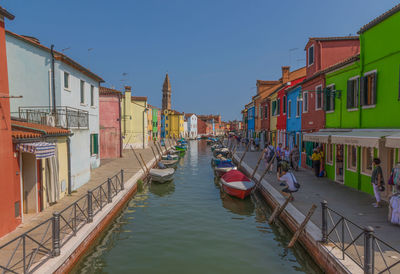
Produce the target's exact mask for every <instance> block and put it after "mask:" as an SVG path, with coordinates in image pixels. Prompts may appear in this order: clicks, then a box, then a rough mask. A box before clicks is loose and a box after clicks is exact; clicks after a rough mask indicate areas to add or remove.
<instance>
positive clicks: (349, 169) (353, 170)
mask: <svg viewBox="0 0 400 274" xmlns="http://www.w3.org/2000/svg"><path fill="white" fill-rule="evenodd" d="M347 170H348V171H351V172H355V173H357V168H355V169H353V168H349V167H348V168H347Z"/></svg>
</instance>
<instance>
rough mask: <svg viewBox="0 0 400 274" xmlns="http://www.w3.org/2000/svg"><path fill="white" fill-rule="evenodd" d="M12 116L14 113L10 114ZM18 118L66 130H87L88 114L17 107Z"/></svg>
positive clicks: (64, 109)
mask: <svg viewBox="0 0 400 274" xmlns="http://www.w3.org/2000/svg"><path fill="white" fill-rule="evenodd" d="M12 114H14V113H12ZM16 115H17V116H18V118H20V119H23V120H26V121H27V122H29V123H35V124H42V125H48V126H54V127H62V128H67V129H88V128H89V112H88V111H85V110H80V109H77V108H72V107H63V106H59V107H56V111H55V113H53V109H52V108H51V107H48V106H47V107H19V108H18V113H16Z"/></svg>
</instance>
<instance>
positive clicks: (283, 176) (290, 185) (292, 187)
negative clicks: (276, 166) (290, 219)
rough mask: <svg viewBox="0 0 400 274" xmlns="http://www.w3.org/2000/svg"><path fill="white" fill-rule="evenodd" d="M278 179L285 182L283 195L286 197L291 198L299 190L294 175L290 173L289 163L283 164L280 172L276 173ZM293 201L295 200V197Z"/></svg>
mask: <svg viewBox="0 0 400 274" xmlns="http://www.w3.org/2000/svg"><path fill="white" fill-rule="evenodd" d="M276 177H277V178H278V181H281V182H285V185H286V187H285V188H284V189H282V190H281V193H282V195H284V196H285V197H289V196H291V195H292V193H294V192H297V191H298V190H299V186H300V185H299V184H298V183H297V180H296V178H295V177H294V175H293V174H292V173H291V172H289V163H287V162H284V161H282V162H281V166H280V172H277V173H276ZM291 200H292V201H293V200H294V198H293V196H292V198H291Z"/></svg>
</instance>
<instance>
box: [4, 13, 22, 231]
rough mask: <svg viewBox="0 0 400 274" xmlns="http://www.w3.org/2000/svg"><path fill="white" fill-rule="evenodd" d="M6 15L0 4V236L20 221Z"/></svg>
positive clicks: (8, 14) (8, 17) (10, 18)
mask: <svg viewBox="0 0 400 274" xmlns="http://www.w3.org/2000/svg"><path fill="white" fill-rule="evenodd" d="M5 19H9V20H13V19H14V15H12V14H11V13H9V12H8V11H7V10H5V9H3V8H2V7H0V95H1V96H0V107H1V109H2V115H1V124H2V126H1V127H0V142H1V147H0V174H1V176H2V180H1V181H0V189H1V191H0V220H2V221H1V222H0V237H1V236H3V235H5V234H6V233H8V232H10V231H12V230H14V229H15V228H16V227H17V226H18V224H20V223H21V218H20V216H21V195H20V188H19V185H20V182H19V181H18V178H17V175H16V173H15V170H14V169H15V168H17V167H18V160H17V159H18V158H16V157H15V155H13V149H12V138H11V119H10V99H9V87H8V72H7V56H6V39H5V31H4V23H5Z"/></svg>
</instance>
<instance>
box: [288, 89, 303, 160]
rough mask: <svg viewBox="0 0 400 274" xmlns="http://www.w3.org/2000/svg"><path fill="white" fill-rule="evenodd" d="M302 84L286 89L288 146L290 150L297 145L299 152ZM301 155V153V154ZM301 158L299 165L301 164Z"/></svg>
mask: <svg viewBox="0 0 400 274" xmlns="http://www.w3.org/2000/svg"><path fill="white" fill-rule="evenodd" d="M300 94H301V84H297V85H294V86H293V87H291V88H288V89H287V90H286V96H287V110H286V117H287V121H286V134H287V146H288V147H289V149H290V150H292V149H293V147H294V145H297V147H298V149H299V152H301V143H302V135H301V115H302V110H303V105H302V103H303V102H302V101H301V100H300ZM300 156H301V155H300ZM302 160H303V159H300V162H299V165H300V164H301V161H302Z"/></svg>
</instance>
